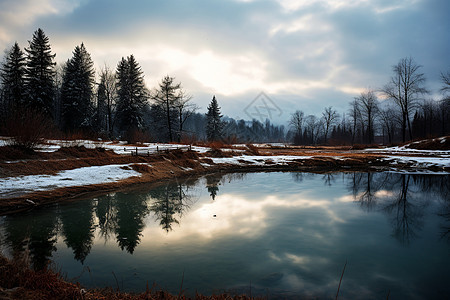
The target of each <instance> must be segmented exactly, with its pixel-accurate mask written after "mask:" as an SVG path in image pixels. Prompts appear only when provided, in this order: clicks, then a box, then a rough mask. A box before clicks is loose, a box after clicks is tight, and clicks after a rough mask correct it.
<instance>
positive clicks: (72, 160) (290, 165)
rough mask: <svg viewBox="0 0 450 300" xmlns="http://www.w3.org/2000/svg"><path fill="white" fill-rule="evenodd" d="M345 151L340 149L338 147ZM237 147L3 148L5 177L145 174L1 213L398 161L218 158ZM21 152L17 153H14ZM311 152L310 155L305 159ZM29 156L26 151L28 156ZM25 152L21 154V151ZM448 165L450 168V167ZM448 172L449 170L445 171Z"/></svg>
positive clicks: (55, 193)
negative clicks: (209, 177) (126, 151)
mask: <svg viewBox="0 0 450 300" xmlns="http://www.w3.org/2000/svg"><path fill="white" fill-rule="evenodd" d="M338 150H340V149H338ZM241 154H242V153H235V152H233V151H226V152H225V151H221V150H215V151H212V152H209V153H204V154H199V153H197V152H194V151H182V150H172V151H167V152H161V153H157V154H152V155H148V156H131V155H119V154H116V153H114V152H113V151H105V150H104V149H86V148H84V147H71V148H61V149H60V150H59V151H57V152H55V153H37V154H36V153H35V154H28V155H25V156H24V157H22V158H21V159H19V160H16V161H13V162H11V161H8V159H10V157H8V153H3V161H0V177H17V176H25V175H36V174H41V175H42V174H48V175H53V174H56V173H57V172H59V171H62V170H70V169H75V168H80V167H87V166H102V165H110V164H128V167H125V168H132V169H133V170H135V171H138V172H139V173H141V175H140V176H135V177H131V178H128V179H125V180H121V181H118V182H112V183H103V184H93V185H85V186H76V187H66V188H56V189H53V190H50V191H37V192H31V193H26V194H23V195H13V196H12V197H7V198H2V199H0V215H5V214H11V213H17V212H21V211H26V210H30V209H33V208H36V207H40V206H43V205H48V204H52V203H56V202H66V201H75V200H77V199H82V198H87V197H93V196H96V195H101V194H105V193H108V192H111V191H123V190H130V189H137V188H139V187H141V186H142V185H144V184H150V183H151V184H158V183H160V182H163V181H165V180H169V179H173V178H181V177H191V176H201V175H206V174H210V173H216V172H223V173H230V172H271V171H291V172H292V171H296V172H315V173H326V172H367V171H373V172H376V171H387V170H391V169H392V166H391V165H390V163H389V162H388V161H386V160H385V159H383V158H384V156H383V155H380V154H370V153H360V152H354V151H348V150H347V151H342V150H341V151H336V149H325V150H322V151H317V150H314V151H301V152H300V151H298V150H295V149H294V150H292V149H291V150H283V151H282V152H281V151H280V150H279V151H273V150H271V151H270V152H269V151H268V150H266V151H265V150H264V149H261V150H258V153H247V154H253V155H254V154H257V155H258V156H261V161H263V163H258V164H254V163H252V162H249V161H245V160H239V157H237V160H238V161H239V163H238V164H232V163H214V161H213V159H214V158H223V157H233V156H234V155H241ZM270 154H272V155H273V154H275V155H286V154H290V155H294V156H298V157H299V158H298V159H293V160H291V161H287V162H284V163H282V164H279V163H275V162H273V161H271V160H264V158H265V157H267V155H270ZM9 155H10V156H11V155H13V156H15V157H17V155H18V154H17V153H13V154H9ZM305 155H307V156H308V158H305ZM22 156H23V155H22ZM19 157H20V155H19ZM395 168H396V169H399V168H400V169H403V170H413V169H414V167H413V166H412V165H411V164H408V163H403V164H398V163H396V165H395ZM447 169H448V168H447ZM430 170H431V171H443V170H442V168H437V169H436V168H431V169H430ZM444 171H446V172H448V171H449V170H444Z"/></svg>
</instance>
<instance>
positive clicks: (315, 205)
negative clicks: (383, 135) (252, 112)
mask: <svg viewBox="0 0 450 300" xmlns="http://www.w3.org/2000/svg"><path fill="white" fill-rule="evenodd" d="M449 177H450V176H448V175H445V176H432V175H426V176H425V175H408V174H395V173H334V174H312V173H256V174H241V173H239V174H226V175H223V174H213V175H208V176H205V177H202V178H198V179H197V178H196V179H187V180H184V181H174V182H169V183H165V184H161V185H159V186H157V187H154V188H152V189H150V190H147V191H138V192H130V193H113V194H109V195H105V196H102V197H98V198H94V199H91V200H85V201H79V202H76V203H71V204H66V205H55V206H50V207H45V208H42V209H40V210H35V211H32V212H29V213H26V214H20V215H15V216H7V217H3V218H2V219H0V220H1V221H0V237H1V241H2V243H1V247H2V251H3V252H4V253H7V254H8V255H10V256H14V257H21V256H23V255H24V254H26V256H27V257H29V259H30V262H31V263H32V265H33V266H34V268H36V269H41V268H43V267H45V266H46V265H47V263H48V261H49V260H52V261H54V262H55V263H56V264H57V265H58V266H59V267H61V268H62V270H63V271H65V272H67V273H68V275H69V277H72V278H75V277H77V278H78V279H79V280H80V281H81V282H82V283H83V284H85V285H87V286H104V285H110V286H112V285H113V281H112V280H113V278H112V276H111V272H114V274H122V275H121V280H122V284H123V285H124V289H125V290H142V289H144V288H145V286H146V282H147V281H149V282H150V283H151V282H157V283H158V284H160V285H161V287H162V288H165V289H169V290H172V292H178V290H179V284H180V276H181V274H182V273H184V272H185V271H186V279H185V283H184V284H185V286H186V287H187V289H188V290H189V289H190V292H194V291H195V290H198V291H201V292H204V293H212V292H220V291H223V290H232V291H236V292H246V291H248V290H247V289H248V288H249V286H252V291H253V293H256V294H257V293H261V294H263V295H268V294H270V295H272V296H275V297H290V296H293V295H302V296H318V297H325V298H329V297H332V295H333V294H334V293H335V292H336V288H337V284H338V280H339V272H340V270H341V269H342V265H343V263H344V262H345V260H348V261H349V264H348V266H347V270H346V275H345V277H344V282H343V285H342V287H341V295H342V296H343V297H345V296H346V297H349V298H352V297H354V296H357V297H359V298H360V297H364V298H380V297H386V295H387V294H388V293H390V295H391V296H394V295H395V296H396V297H398V298H405V297H406V298H413V299H414V298H417V299H421V298H430V297H441V296H442V295H446V294H447V293H449V292H450V289H449V288H448V287H447V284H446V282H447V280H446V279H448V269H449V267H450V259H449V256H448V250H449V245H450V243H449V242H450V234H449V231H450V200H449V199H450V180H449V179H450V178H449ZM77 262H78V263H77ZM83 266H89V269H90V270H91V271H90V274H89V276H84V275H83V272H82V270H83ZM80 274H81V275H80ZM445 274H447V277H446V276H445ZM411 286H413V287H414V288H411Z"/></svg>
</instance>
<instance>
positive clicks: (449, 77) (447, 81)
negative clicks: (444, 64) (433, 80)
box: [441, 71, 450, 98]
mask: <svg viewBox="0 0 450 300" xmlns="http://www.w3.org/2000/svg"><path fill="white" fill-rule="evenodd" d="M441 79H442V83H443V84H444V85H443V86H442V88H441V92H442V93H443V94H444V95H445V94H447V92H450V71H448V72H447V73H446V74H444V73H441ZM447 98H448V96H447Z"/></svg>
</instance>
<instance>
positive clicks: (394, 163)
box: [0, 138, 450, 198]
mask: <svg viewBox="0 0 450 300" xmlns="http://www.w3.org/2000/svg"><path fill="white" fill-rule="evenodd" d="M6 143H7V142H6V141H5V139H4V138H3V139H2V138H0V146H2V145H5V144H6ZM68 146H84V147H86V148H98V147H103V148H105V149H110V150H112V151H114V152H116V153H118V154H122V155H125V154H130V153H131V151H135V150H136V146H131V145H127V144H126V143H125V142H119V143H113V142H102V141H86V140H76V141H61V140H50V141H48V144H45V145H41V147H40V151H45V152H53V151H56V150H58V149H59V148H61V147H68ZM242 146H245V145H242ZM186 147H188V146H186V145H182V144H157V143H144V144H142V146H138V147H137V148H138V151H139V153H146V152H149V153H154V152H156V151H158V150H166V149H177V148H186ZM192 150H194V151H197V152H199V153H205V152H207V151H208V150H209V148H207V147H197V146H192ZM222 150H224V151H227V150H225V149H222ZM228 151H231V150H228ZM233 151H235V152H239V151H238V150H233ZM241 151H242V150H241ZM361 152H363V153H374V154H380V155H384V158H382V160H384V161H386V163H387V165H389V166H390V167H391V170H392V171H396V172H397V171H398V172H408V173H426V174H430V173H431V174H449V172H448V171H447V170H448V168H450V151H441V150H416V149H409V148H407V147H406V146H403V147H390V148H380V149H366V150H362V151H361ZM315 157H317V156H292V155H279V156H276V155H272V156H255V155H240V156H233V157H224V158H215V157H213V158H211V160H212V161H213V163H214V164H232V165H260V166H268V165H269V166H274V165H285V164H287V163H288V162H290V161H294V160H299V159H302V160H306V159H314V158H315ZM328 157H329V158H333V159H336V160H342V159H346V157H345V154H343V156H328ZM10 163H14V162H10ZM405 164H406V165H408V170H407V171H405V170H404V168H403V166H404V165H405ZM202 165H203V166H204V167H211V165H210V164H208V163H206V162H203V163H202ZM128 166H129V165H106V166H93V167H85V168H78V169H74V170H66V171H62V172H59V173H58V174H56V175H33V176H19V177H6V178H0V198H8V197H12V196H18V195H23V194H27V193H29V192H32V191H45V190H53V189H56V188H62V187H74V186H84V185H91V184H101V183H109V182H115V181H119V180H123V179H126V178H130V177H133V176H140V173H139V172H136V171H134V170H131V169H129V168H127V167H128ZM430 168H433V171H430ZM444 168H445V169H444ZM440 170H442V171H440Z"/></svg>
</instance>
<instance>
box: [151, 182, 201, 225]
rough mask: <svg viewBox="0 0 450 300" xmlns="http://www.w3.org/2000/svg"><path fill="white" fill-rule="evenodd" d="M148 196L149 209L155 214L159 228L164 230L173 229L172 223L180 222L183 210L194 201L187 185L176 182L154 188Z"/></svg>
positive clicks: (188, 207)
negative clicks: (149, 201) (149, 198)
mask: <svg viewBox="0 0 450 300" xmlns="http://www.w3.org/2000/svg"><path fill="white" fill-rule="evenodd" d="M149 196H150V197H151V202H152V204H151V205H150V211H152V212H153V213H154V214H155V216H156V219H157V220H159V224H160V225H161V228H162V229H164V230H165V231H166V232H169V231H172V230H173V228H172V225H173V224H174V223H175V224H180V221H179V220H180V219H181V217H182V216H183V214H184V212H185V211H187V210H189V209H190V207H191V205H192V204H193V203H194V202H195V201H194V198H193V196H192V195H191V194H189V185H187V184H182V183H178V182H177V183H176V184H166V185H163V186H160V187H158V188H155V189H153V190H152V191H151V192H150V193H149Z"/></svg>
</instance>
